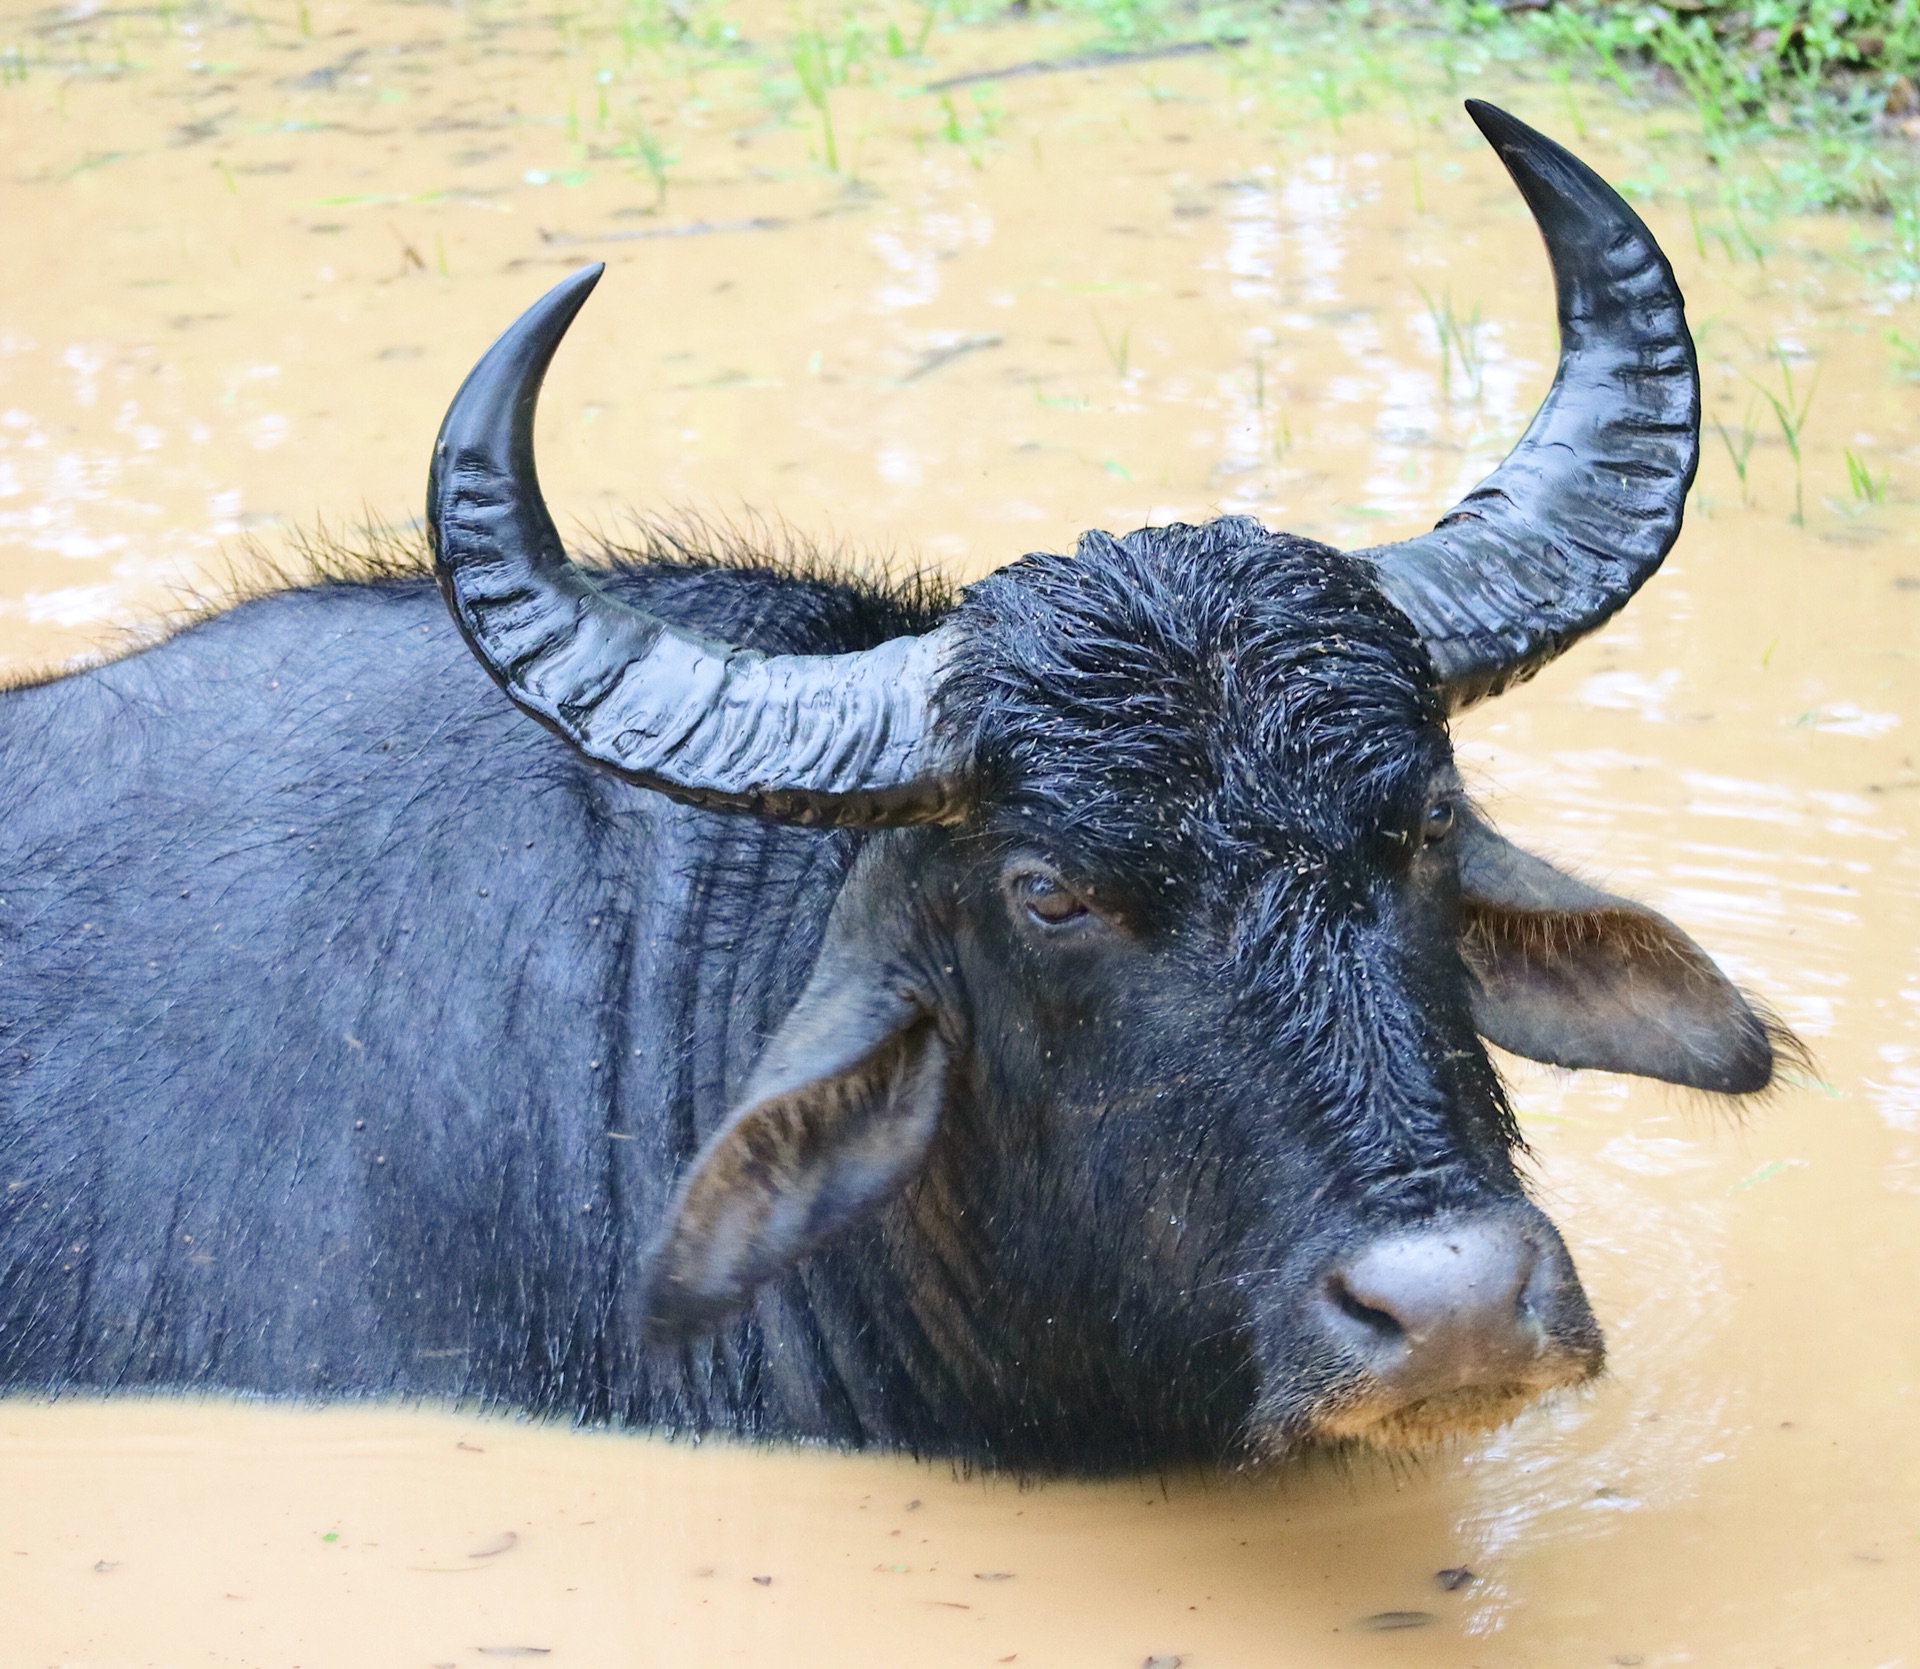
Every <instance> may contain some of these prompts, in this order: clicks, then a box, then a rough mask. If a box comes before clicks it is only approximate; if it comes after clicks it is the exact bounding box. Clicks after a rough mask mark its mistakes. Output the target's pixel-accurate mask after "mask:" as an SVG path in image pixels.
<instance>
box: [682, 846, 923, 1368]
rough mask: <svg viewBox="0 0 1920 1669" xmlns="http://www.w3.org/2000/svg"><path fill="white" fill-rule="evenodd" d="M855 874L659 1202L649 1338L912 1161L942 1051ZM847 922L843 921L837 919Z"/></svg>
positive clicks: (799, 1252)
mask: <svg viewBox="0 0 1920 1669" xmlns="http://www.w3.org/2000/svg"><path fill="white" fill-rule="evenodd" d="M865 891H866V889H865V888H863V887H862V886H861V882H860V877H859V875H858V874H857V873H856V875H855V877H854V879H853V881H852V882H851V883H850V884H849V888H848V892H847V893H843V894H842V900H841V904H840V906H838V907H836V909H835V912H834V917H833V920H832V921H831V922H830V923H829V925H828V929H827V943H826V947H825V949H824V950H823V951H822V953H821V956H820V960H819V961H818V963H816V965H815V967H814V971H813V974H812V977H811V978H810V979H809V980H808V982H807V986H806V989H805V990H804V991H803V992H802V993H801V994H800V1000H799V1002H798V1003H797V1004H795V1006H794V1009H793V1012H792V1013H791V1014H790V1015H788V1017H787V1019H786V1021H785V1022H784V1023H783V1024H782V1025H781V1027H780V1029H779V1030H778V1031H777V1032H776V1033H775V1034H774V1036H773V1038H772V1040H771V1041H770V1042H769V1043H768V1045H767V1047H766V1050H765V1052H764V1053H763V1054H762V1055H761V1057H760V1061H759V1063H758V1065H756V1067H755V1068H754V1072H753V1077H752V1079H751V1080H750V1081H749V1083H748V1086H747V1091H746V1094H745V1096H744V1097H743V1098H742V1101H741V1104H740V1105H739V1107H737V1108H736V1109H735V1110H734V1111H733V1112H732V1113H731V1114H729V1115H728V1117H727V1119H726V1121H725V1122H724V1123H723V1124H722V1125H721V1126H720V1128H719V1129H718V1130H716V1131H715V1132H714V1134H713V1135H712V1137H711V1138H710V1139H709V1140H708V1141H707V1143H706V1145H705V1146H704V1147H703V1148H701V1150H700V1152H699V1154H698V1155H697V1156H696V1157H695V1159H694V1161H693V1165H692V1168H691V1169H690V1170H689V1171H688V1173H687V1175H686V1176H685V1177H684V1178H683V1179H682V1180H681V1183H680V1186H679V1188H678V1189H677V1190H676V1191H675V1193H674V1196H673V1199H672V1200H671V1202H670V1203H669V1204H668V1207H667V1212H666V1223H665V1226H664V1228H663V1229H662V1231H661V1232H660V1235H659V1237H658V1239H657V1240H656V1242H655V1245H654V1248H653V1251H652V1254H651V1257H650V1260H649V1266H648V1270H647V1277H646V1279H647V1292H646V1299H645V1310H644V1325H645V1327H646V1330H647V1332H648V1334H649V1335H650V1336H651V1337H653V1338H655V1339H656V1340H669V1339H677V1338H685V1337H688V1336H690V1335H692V1334H696V1333H701V1332H705V1331H708V1330H710V1329H711V1328H713V1327H714V1326H716V1325H717V1324H718V1323H719V1322H721V1321H723V1320H724V1319H725V1318H726V1317H727V1316H728V1315H729V1314H731V1313H732V1312H733V1311H735V1310H737V1309H739V1308H740V1307H741V1306H742V1305H744V1304H745V1303H746V1302H747V1300H748V1299H749V1298H750V1297H751V1296H752V1294H753V1291H754V1289H755V1288H756V1287H758V1286H760V1285H761V1284H762V1283H764V1282H766V1281H769V1280H771V1279H773V1278H774V1277H775V1276H776V1275H780V1274H782V1273H784V1272H785V1271H786V1270H787V1269H788V1268H790V1267H791V1266H792V1265H793V1264H795V1263H796V1262H798V1261H799V1260H800V1259H801V1258H803V1257H805V1256H806V1255H807V1254H808V1253H809V1252H811V1251H812V1250H813V1249H814V1248H815V1247H817V1246H819V1245H820V1244H821V1242H823V1241H825V1240H827V1239H829V1238H830V1237H831V1236H833V1235H834V1234H836V1233H838V1232H839V1231H840V1230H841V1229H844V1228H847V1227H849V1226H850V1225H851V1224H853V1223H855V1222H857V1221H858V1220H859V1219H860V1218H862V1217H865V1216H867V1215H868V1214H869V1213H871V1212H873V1211H875V1210H876V1209H878V1208H879V1207H880V1206H881V1205H883V1204H885V1203H886V1201H887V1200H888V1199H890V1198H891V1197H892V1196H893V1195H894V1194H895V1193H896V1192H898V1190H899V1189H900V1188H901V1187H902V1186H903V1185H904V1184H905V1183H906V1182H907V1181H908V1180H909V1179H910V1178H911V1177H912V1176H913V1175H914V1173H915V1172H916V1171H917V1170H918V1169H919V1167H920V1165H921V1162H922V1161H923V1160H924V1159H925V1158H926V1155H927V1150H928V1148H929V1147H930V1146H931V1145H932V1142H933V1136H934V1132H935V1130H936V1128H937V1127H938V1125H939V1122H940V1113H941V1108H942V1106H943V1104H944V1101H945V1094H946V1079H947V1062H948V1051H947V1047H946V1044H945V1043H944V1042H943V1041H942V1039H941V1037H940V1035H939V1032H938V1031H937V1030H936V1028H935V1023H934V1019H933V1016H932V1014H931V1013H930V1012H929V1011H928V1010H927V1008H926V1007H925V1006H924V1004H923V1003H922V1001H921V1000H920V999H919V998H918V997H917V996H916V995H915V994H914V992H913V990H912V987H911V985H910V983H909V981H908V978H907V976H906V974H905V973H904V971H903V970H902V969H901V968H900V967H899V966H898V964H897V961H896V960H895V953H897V951H898V948H899V945H898V935H897V934H895V935H891V936H890V937H889V939H887V940H883V941H881V942H876V940H875V936H874V932H873V929H874V928H875V926H876V925H877V924H876V922H875V920H874V917H875V916H876V915H877V914H878V913H879V912H876V911H874V910H873V909H872V908H870V904H871V900H870V899H869V898H862V897H858V896H854V897H849V896H848V895H849V894H857V893H861V892H865ZM843 918H847V919H843Z"/></svg>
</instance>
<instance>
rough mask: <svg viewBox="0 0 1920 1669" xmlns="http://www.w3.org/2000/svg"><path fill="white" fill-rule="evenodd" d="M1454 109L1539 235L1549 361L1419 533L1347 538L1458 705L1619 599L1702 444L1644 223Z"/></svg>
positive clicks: (1545, 142)
mask: <svg viewBox="0 0 1920 1669" xmlns="http://www.w3.org/2000/svg"><path fill="white" fill-rule="evenodd" d="M1467 112H1468V114H1469V115H1471V116H1472V117H1473V119H1474V122H1475V123H1476V124H1477V125H1478V126H1479V129H1480V131H1481V133H1483V134H1484V135H1485V136H1486V138H1487V141H1488V143H1489V144H1491V145H1492V146H1493V148H1494V150H1495V151H1496V152H1497V153H1498V154H1499V157H1500V160H1501V161H1502V162H1503V163H1505V164H1506V167H1507V172H1508V173H1509V174H1511V175H1512V176H1513V181H1514V184H1515V185H1517V186H1518V187H1519V188H1520V194H1521V196H1523V197H1524V198H1525V199H1526V202H1527V207H1528V208H1529V209H1530V210H1532V212H1533V218H1534V221H1535V223H1536V224H1537V225H1538V226H1539V228H1540V235H1541V237H1542V238H1543V239H1544V240H1545V242H1546V246H1547V257H1548V259H1549V261H1550V262H1551V263H1552V266H1553V281H1554V288H1555V291H1556V294H1557V297H1558V301H1559V313H1560V369H1559V373H1558V375H1556V376H1555V378H1554V380H1553V387H1552V388H1551V389H1550V390H1549V391H1548V393H1547V397H1546V399H1545V401H1544V402H1543V403H1542V404H1541V407H1540V409H1539V411H1538V412H1537V413H1536V414H1535V416H1534V419H1533V422H1532V423H1531V424H1530V425H1529V426H1528V428H1527V432H1526V433H1525V434H1524V435H1523V436H1521V438H1520V442H1519V444H1518V445H1517V446H1515V447H1514V449H1513V450H1512V451H1511V452H1510V453H1508V454H1507V457H1506V461H1505V462H1503V463H1502V464H1501V465H1500V467H1499V468H1498V469H1496V470H1495V471H1494V472H1493V473H1492V474H1491V475H1489V476H1488V477H1487V478H1486V480H1484V481H1482V482H1481V483H1480V485H1479V486H1477V487H1475V488H1474V489H1473V491H1472V492H1470V493H1468V494H1467V496H1466V497H1465V498H1464V499H1462V500H1461V501H1460V503H1458V504H1457V505H1455V506H1454V507H1453V509H1451V510H1449V511H1448V512H1447V513H1446V515H1445V516H1443V517H1441V519H1440V521H1439V523H1438V524H1437V525H1436V526H1435V528H1434V529H1433V531H1432V532H1431V533H1423V534H1421V535H1419V536H1418V537H1416V538H1413V539H1408V540H1405V541H1404V542H1402V543H1400V544H1397V545H1381V546H1377V547H1375V548H1374V549H1371V550H1367V551H1362V552H1358V553H1357V554H1359V555H1361V556H1364V557H1367V558H1369V559H1371V560H1372V561H1373V562H1374V563H1375V564H1376V566H1377V568H1378V583H1379V585H1380V588H1381V590H1382V591H1384V592H1385V593H1386V595H1387V597H1388V598H1389V599H1390V600H1391V601H1392V602H1393V603H1394V604H1395V605H1396V606H1397V607H1398V608H1399V609H1400V610H1401V611H1402V612H1403V613H1404V614H1406V616H1407V617H1408V618H1409V619H1410V620H1412V621H1413V623H1414V625H1415V626H1417V627H1418V628H1419V630H1420V635H1421V636H1422V638H1424V639H1425V641H1426V645H1427V649H1428V652H1429V653H1430V654H1431V655H1432V657H1433V664H1434V669H1435V671H1436V672H1437V673H1438V674H1439V677H1440V681H1441V684H1442V686H1443V687H1444V688H1445V690H1446V693H1447V696H1448V699H1449V702H1450V704H1451V705H1452V706H1453V707H1456V708H1458V707H1464V706H1466V705H1467V704H1468V703H1470V702H1474V701H1478V700H1480V699H1481V698H1482V697H1484V696H1489V695H1497V694H1499V693H1500V691H1502V690H1504V689H1506V688H1507V687H1508V686H1509V685H1511V684H1515V683H1518V682H1519V681H1520V680H1521V679H1523V678H1528V677H1531V676H1532V675H1533V674H1534V673H1535V672H1538V671H1539V670H1540V668H1541V667H1543V666H1545V665H1546V664H1547V662H1548V661H1550V660H1552V659H1553V658H1554V657H1555V656H1556V655H1558V654H1560V653H1561V652H1562V651H1563V650H1565V649H1566V648H1567V647H1568V646H1569V645H1571V644H1572V643H1574V642H1575V641H1576V640H1577V639H1579V638H1581V637H1583V636H1584V635H1585V634H1586V633H1588V632H1590V631H1592V630H1593V629H1594V628H1595V627H1597V626H1599V625H1602V624H1603V623H1605V622H1606V621H1607V620H1609V619H1611V618H1612V617H1613V615H1614V614H1615V613H1617V612H1618V611H1619V609H1620V608H1621V607H1622V605H1624V604H1625V603H1626V601H1627V599H1628V598H1629V597H1631V596H1632V595H1633V594H1634V592H1636V591H1637V590H1639V588H1640V587H1641V585H1643V584H1644V583H1645V582H1646V580H1647V578H1648V577H1649V576H1650V575H1651V574H1652V573H1653V571H1654V570H1655V569H1656V568H1658V567H1659V566H1660V563H1661V561H1662V560H1663V559H1664V558H1665V556H1666V554H1667V552H1668V551H1669V550H1670V549H1671V548H1672V546H1673V542H1674V540H1675V539H1676V538H1678V537H1679V534H1680V518H1681V512H1682V509H1683V507H1684V506H1685V503H1686V497H1687V490H1688V488H1689V487H1691V486H1692V485H1693V474H1694V470H1695V468H1696V467H1697V466H1698V464H1699V460H1700V372H1699V367H1698V365H1697V364H1696V362H1695V359H1694V351H1693V338H1692V336H1691V335H1689V334H1688V331H1687V319H1686V310H1685V305H1684V303H1683V301H1682V299H1681V295H1680V287H1679V285H1678V284H1677V283H1676V282H1675V281H1674V276H1673V268H1672V267H1671V266H1669V265H1668V264H1667V258H1666V256H1665V255H1663V254H1662V253H1661V251H1660V246H1659V245H1658V244H1657V243H1656V242H1654V238H1653V234H1652V233H1651V232H1649V231H1648V230H1647V228H1646V226H1645V225H1644V224H1643V223H1642V222H1641V219H1640V217H1639V216H1638V215H1637V214H1635V213H1634V212H1633V210H1632V209H1630V208H1628V207H1627V205H1626V204H1625V203H1624V202H1623V201H1622V200H1621V198H1620V196H1619V194H1618V193H1617V192H1616V191H1614V189H1613V188H1612V187H1611V186H1609V185H1608V184H1607V183H1606V181H1604V180H1603V179H1601V178H1600V176H1599V175H1598V174H1596V173H1594V171H1593V170H1592V169H1591V168H1589V167H1588V166H1587V165H1586V164H1585V163H1584V162H1582V161H1580V159H1579V158H1578V157H1576V156H1574V155H1572V154H1571V153H1570V152H1568V151H1566V150H1564V149H1562V148H1561V147H1560V146H1559V145H1556V144H1555V143H1554V142H1553V141H1552V140H1551V139H1548V138H1546V137H1545V136H1544V135H1542V134H1539V133H1536V132H1534V130H1533V129H1532V128H1530V127H1528V126H1527V125H1526V123H1524V122H1521V121H1518V120H1516V119H1515V118H1514V117H1512V116H1509V115H1508V114H1507V113H1506V112H1505V111H1504V110H1497V109H1495V108H1494V107H1493V106H1492V105H1490V104H1483V103H1481V102H1480V101H1479V100H1477V99H1470V100H1468V101H1467Z"/></svg>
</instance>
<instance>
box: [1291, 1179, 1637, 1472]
mask: <svg viewBox="0 0 1920 1669" xmlns="http://www.w3.org/2000/svg"><path fill="white" fill-rule="evenodd" d="M1309 1311H1310V1318H1311V1319H1310V1324H1311V1325H1312V1326H1313V1327H1314V1329H1315V1330H1317V1331H1318V1332H1319V1333H1320V1334H1321V1336H1322V1339H1323V1341H1324V1343H1325V1344H1326V1345H1329V1346H1331V1347H1332V1350H1333V1352H1334V1353H1335V1355H1337V1357H1338V1359H1339V1360H1340V1361H1341V1362H1342V1363H1343V1365H1344V1366H1345V1367H1346V1369H1347V1371H1346V1373H1345V1374H1344V1375H1343V1376H1342V1378H1343V1380H1344V1384H1343V1386H1342V1388H1341V1390H1340V1391H1339V1392H1338V1393H1337V1394H1336V1395H1335V1396H1333V1397H1332V1398H1329V1399H1328V1400H1327V1401H1326V1402H1325V1403H1323V1404H1322V1406H1321V1408H1320V1409H1318V1410H1317V1411H1316V1418H1315V1419H1314V1421H1313V1426H1314V1431H1315V1435H1317V1436H1322V1437H1334V1438H1359V1439H1362V1440H1365V1441H1368V1442H1371V1443H1375V1444H1377V1445H1379V1446H1382V1447H1390V1448H1400V1447H1405V1446H1410V1445H1419V1444H1422V1443H1426V1442H1431V1441H1434V1440H1437V1439H1441V1438H1445V1437H1448V1436H1452V1435H1455V1434H1457V1433H1464V1432H1469V1431H1477V1430H1484V1429H1487V1428H1488V1427H1490V1426H1494V1425H1498V1424H1500V1423H1502V1422H1503V1421H1505V1420H1506V1419H1508V1418H1510V1417H1511V1416H1512V1415H1513V1414H1515V1413H1517V1412H1518V1411H1519V1410H1520V1409H1521V1408H1522V1407H1524V1406H1525V1405H1526V1404H1527V1403H1528V1402H1531V1401H1532V1400H1533V1399H1534V1398H1535V1397H1537V1396H1539V1395H1540V1394H1542V1393H1543V1392H1546V1391H1549V1390H1554V1389H1557V1388H1560V1387H1563V1386H1570V1385H1577V1384H1580V1383H1582V1382H1583V1381H1585V1380H1588V1379H1591V1378H1592V1377H1593V1376H1594V1375H1595V1374H1597V1373H1598V1372H1599V1371H1600V1367H1601V1365H1602V1362H1603V1360H1604V1350H1603V1347H1602V1344H1601V1339H1600V1331H1599V1327H1598V1325H1597V1323H1596V1322H1595V1321H1594V1317H1593V1312H1592V1310H1591V1309H1590V1308H1589V1307H1588V1304H1587V1299H1586V1294H1585V1293H1584V1292H1583V1291H1582V1290H1581V1286H1580V1280H1579V1277H1578V1276H1577V1275H1576V1274H1575V1273H1574V1268H1573V1260H1572V1259H1571V1258H1570V1257H1569V1256H1568V1254H1567V1250H1566V1247H1565V1246H1564V1245H1563V1244H1562V1242H1561V1240H1560V1237H1559V1235H1558V1234H1557V1233H1556V1232H1555V1231H1554V1228H1553V1226H1552V1224H1550V1223H1549V1222H1548V1221H1547V1220H1546V1218H1545V1217H1544V1216H1542V1215H1541V1214H1540V1213H1539V1212H1537V1211H1535V1210H1533V1209H1532V1208H1531V1207H1530V1206H1520V1207H1505V1208H1500V1209H1494V1210H1484V1211H1478V1212H1473V1213H1463V1214H1457V1215H1452V1216H1449V1217H1445V1218H1442V1219H1440V1220H1439V1221H1437V1222H1433V1223H1427V1224H1419V1225H1407V1226H1401V1227H1396V1228H1393V1229H1389V1230H1385V1231H1382V1232H1379V1233H1376V1234H1373V1235H1371V1236H1369V1237H1367V1238H1365V1239H1362V1240H1360V1241H1359V1242H1358V1243H1357V1244H1354V1245H1352V1246H1350V1247H1349V1248H1348V1249H1347V1250H1346V1251H1345V1252H1344V1253H1343V1254H1342V1255H1341V1256H1339V1257H1337V1258H1336V1259H1334V1260H1333V1261H1332V1262H1331V1263H1330V1264H1329V1265H1327V1266H1326V1268H1325V1270H1324V1273H1323V1274H1322V1276H1321V1278H1320V1280H1319V1281H1318V1283H1317V1285H1316V1289H1315V1291H1314V1294H1313V1298H1312V1300H1311V1302H1310V1305H1309Z"/></svg>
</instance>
